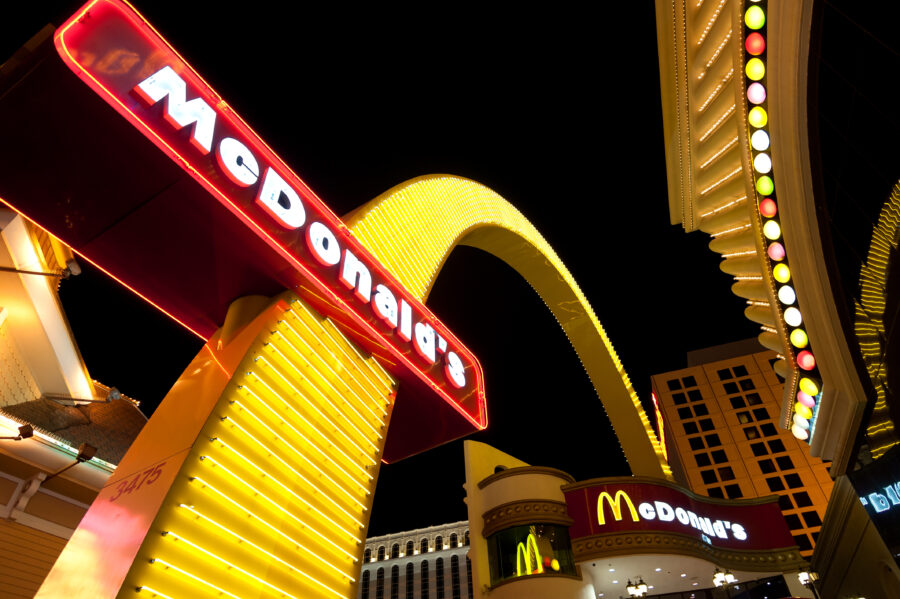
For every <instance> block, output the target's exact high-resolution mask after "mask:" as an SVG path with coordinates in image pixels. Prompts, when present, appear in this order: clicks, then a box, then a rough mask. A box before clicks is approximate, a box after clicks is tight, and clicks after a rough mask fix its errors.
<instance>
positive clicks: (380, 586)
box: [375, 568, 384, 599]
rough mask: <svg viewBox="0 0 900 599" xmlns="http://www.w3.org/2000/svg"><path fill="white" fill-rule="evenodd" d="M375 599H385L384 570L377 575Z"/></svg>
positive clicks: (380, 570) (379, 570)
mask: <svg viewBox="0 0 900 599" xmlns="http://www.w3.org/2000/svg"><path fill="white" fill-rule="evenodd" d="M375 599H384V568H378V573H377V574H376V575H375Z"/></svg>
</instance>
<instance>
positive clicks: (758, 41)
mask: <svg viewBox="0 0 900 599" xmlns="http://www.w3.org/2000/svg"><path fill="white" fill-rule="evenodd" d="M744 47H745V48H746V49H747V53H748V54H752V55H753V56H759V55H760V54H762V53H763V52H765V51H766V38H764V37H763V36H762V34H761V33H759V32H757V31H754V32H753V33H751V34H750V35H748V36H747V39H746V40H744Z"/></svg>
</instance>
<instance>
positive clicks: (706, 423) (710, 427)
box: [700, 418, 716, 432]
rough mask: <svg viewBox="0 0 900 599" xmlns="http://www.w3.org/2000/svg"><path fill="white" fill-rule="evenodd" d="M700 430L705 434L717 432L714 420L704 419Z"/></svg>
mask: <svg viewBox="0 0 900 599" xmlns="http://www.w3.org/2000/svg"><path fill="white" fill-rule="evenodd" d="M700 428H701V429H702V430H703V431H704V432H708V431H714V430H716V425H714V424H713V421H712V418H704V419H703V420H701V421H700Z"/></svg>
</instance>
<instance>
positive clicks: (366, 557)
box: [363, 547, 372, 563]
mask: <svg viewBox="0 0 900 599" xmlns="http://www.w3.org/2000/svg"><path fill="white" fill-rule="evenodd" d="M370 561H372V550H371V549H369V548H368V547H367V548H366V552H365V553H363V562H364V563H369V562H370Z"/></svg>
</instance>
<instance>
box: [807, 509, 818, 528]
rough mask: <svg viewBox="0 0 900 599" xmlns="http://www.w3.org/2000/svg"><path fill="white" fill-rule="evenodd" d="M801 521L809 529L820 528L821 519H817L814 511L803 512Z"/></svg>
mask: <svg viewBox="0 0 900 599" xmlns="http://www.w3.org/2000/svg"><path fill="white" fill-rule="evenodd" d="M803 521H804V522H806V525H807V526H808V527H809V528H813V527H815V526H822V519H821V518H820V517H819V514H818V513H817V512H815V511H812V512H803Z"/></svg>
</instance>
